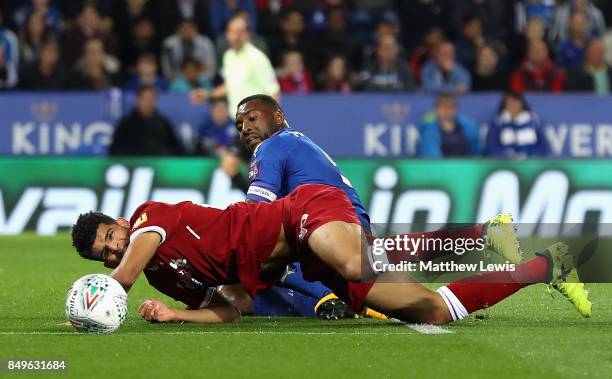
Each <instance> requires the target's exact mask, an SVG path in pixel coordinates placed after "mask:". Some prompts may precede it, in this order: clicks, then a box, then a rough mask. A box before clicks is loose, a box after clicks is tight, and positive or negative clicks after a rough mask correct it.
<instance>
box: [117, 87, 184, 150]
mask: <svg viewBox="0 0 612 379" xmlns="http://www.w3.org/2000/svg"><path fill="white" fill-rule="evenodd" d="M156 102H157V91H156V90H155V87H141V88H140V89H139V90H138V93H137V94H136V106H135V107H134V109H132V111H131V112H130V113H129V114H128V115H127V116H125V117H123V118H121V119H120V120H119V122H118V124H117V127H116V128H115V132H114V133H113V141H112V143H111V145H110V147H109V150H108V153H109V155H111V156H168V155H171V156H172V155H183V154H184V152H185V151H184V148H183V145H182V144H181V142H180V141H179V139H178V137H177V136H176V134H175V132H174V127H173V126H172V123H171V122H170V120H168V119H167V118H166V117H165V116H164V115H162V114H161V113H159V111H158V110H157V105H156Z"/></svg>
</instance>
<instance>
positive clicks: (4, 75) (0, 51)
mask: <svg viewBox="0 0 612 379" xmlns="http://www.w3.org/2000/svg"><path fill="white" fill-rule="evenodd" d="M13 74H14V72H13ZM16 83H17V80H16V78H15V76H13V77H11V71H10V69H9V68H8V66H7V64H6V54H5V52H4V46H0V89H3V88H13V87H15V84H16Z"/></svg>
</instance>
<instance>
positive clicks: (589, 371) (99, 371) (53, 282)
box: [0, 235, 612, 378]
mask: <svg viewBox="0 0 612 379" xmlns="http://www.w3.org/2000/svg"><path fill="white" fill-rule="evenodd" d="M93 272H107V270H106V269H104V268H103V267H101V266H100V265H99V264H96V263H95V262H88V261H85V260H83V259H80V258H78V257H77V256H76V253H74V252H73V251H72V249H71V247H70V242H69V238H68V236H67V235H61V236H58V237H36V236H33V235H22V236H18V237H0V360H1V359H9V358H19V359H67V360H68V369H67V371H65V372H62V373H57V374H50V373H46V374H24V373H20V374H17V373H11V374H9V373H7V372H6V371H5V372H1V371H0V376H6V377H15V378H20V377H30V376H36V377H40V376H41V375H42V376H43V377H65V378H68V377H74V378H96V377H97V378H115V377H118V378H123V377H125V378H192V377H194V378H195V377H206V378H224V377H248V378H277V377H324V378H326V377H333V378H338V377H355V378H364V377H372V378H387V377H397V378H408V377H410V378H577V377H584V378H597V377H600V378H609V377H611V376H612V349H611V343H612V322H611V320H612V307H610V303H609V299H610V297H611V295H612V285H602V284H599V285H590V286H589V288H590V290H591V292H592V299H593V303H594V306H593V313H594V315H593V318H592V319H589V320H586V319H582V318H581V317H580V316H579V315H578V313H577V312H575V311H574V310H573V308H572V306H571V305H570V304H569V303H568V302H566V301H565V300H563V299H561V298H556V299H552V298H551V297H550V296H549V295H548V294H547V293H546V292H545V290H544V286H543V285H535V286H532V287H530V288H527V289H524V290H522V291H520V292H519V293H518V294H516V295H515V296H513V297H512V298H510V299H508V300H506V301H504V302H502V303H501V304H499V305H497V306H495V307H493V308H491V309H489V310H487V311H486V312H484V313H482V315H483V316H484V317H483V320H477V319H476V318H475V317H470V318H468V319H466V320H463V321H461V322H458V323H455V324H453V325H449V326H445V328H446V329H448V330H449V331H450V332H452V333H451V334H439V335H425V334H420V333H418V332H417V331H414V330H412V329H410V328H408V327H406V326H404V325H401V324H396V323H392V322H382V321H374V320H355V321H340V322H325V321H318V320H314V319H301V318H297V319H296V318H254V317H245V318H243V320H242V321H241V322H240V323H238V324H231V325H190V324H182V325H180V324H166V325H163V324H148V323H147V322H145V321H143V320H142V319H140V317H139V316H138V314H137V312H136V310H137V308H138V305H139V304H140V302H141V301H142V300H143V299H145V298H147V297H156V298H162V299H163V298H164V297H163V296H160V295H159V294H157V293H156V292H155V291H154V290H153V289H151V288H149V287H148V286H147V284H146V281H145V280H144V279H140V280H139V281H138V282H137V284H136V285H135V287H134V288H133V290H132V291H131V292H130V304H129V315H128V319H127V320H126V322H125V323H124V325H123V326H122V327H121V328H120V329H119V331H118V332H116V333H115V334H112V335H82V334H78V333H75V332H73V330H72V328H71V327H67V326H64V325H62V324H63V323H64V322H65V321H66V318H65V315H64V296H65V294H66V291H67V290H68V287H69V286H70V284H71V283H72V282H73V281H74V280H76V279H77V278H78V277H80V276H82V275H85V274H89V273H93Z"/></svg>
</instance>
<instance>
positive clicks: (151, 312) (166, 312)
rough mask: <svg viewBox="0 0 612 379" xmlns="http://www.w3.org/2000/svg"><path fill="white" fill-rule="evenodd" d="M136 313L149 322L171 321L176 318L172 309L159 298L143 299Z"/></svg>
mask: <svg viewBox="0 0 612 379" xmlns="http://www.w3.org/2000/svg"><path fill="white" fill-rule="evenodd" d="M138 313H140V315H141V316H142V318H144V319H145V320H147V321H149V322H172V321H175V319H176V318H175V313H174V310H173V309H172V308H170V307H169V306H167V305H166V304H164V302H163V301H160V300H151V299H148V300H145V301H144V302H143V303H142V304H141V305H140V308H138Z"/></svg>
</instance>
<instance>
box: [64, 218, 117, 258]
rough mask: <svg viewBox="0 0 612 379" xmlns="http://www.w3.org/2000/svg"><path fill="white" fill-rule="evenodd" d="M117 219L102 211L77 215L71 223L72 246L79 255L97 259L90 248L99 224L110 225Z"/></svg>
mask: <svg viewBox="0 0 612 379" xmlns="http://www.w3.org/2000/svg"><path fill="white" fill-rule="evenodd" d="M116 223H117V221H116V220H115V219H114V218H112V217H110V216H107V215H105V214H104V213H102V212H93V211H92V212H87V213H83V214H81V215H79V218H78V219H77V221H76V223H75V224H74V225H72V232H71V236H72V246H74V247H75V248H76V251H77V252H78V253H79V255H80V256H81V257H83V258H86V259H91V260H94V261H97V260H98V259H97V258H96V257H94V256H93V255H92V252H91V248H92V246H93V243H94V241H95V240H96V233H97V231H98V226H100V224H105V225H112V224H116Z"/></svg>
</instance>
